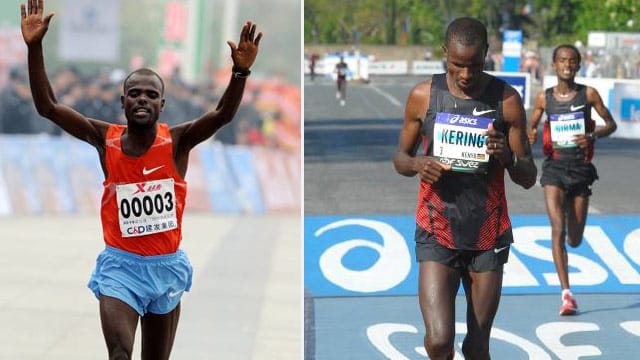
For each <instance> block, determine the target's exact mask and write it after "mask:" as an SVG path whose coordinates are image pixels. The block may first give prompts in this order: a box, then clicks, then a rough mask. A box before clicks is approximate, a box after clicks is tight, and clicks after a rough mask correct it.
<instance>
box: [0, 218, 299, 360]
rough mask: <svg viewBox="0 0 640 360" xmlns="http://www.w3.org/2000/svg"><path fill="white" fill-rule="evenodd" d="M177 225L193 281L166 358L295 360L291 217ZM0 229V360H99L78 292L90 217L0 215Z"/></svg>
mask: <svg viewBox="0 0 640 360" xmlns="http://www.w3.org/2000/svg"><path fill="white" fill-rule="evenodd" d="M184 228H185V231H184V240H183V242H182V247H183V248H184V249H185V251H186V252H187V254H188V255H189V257H190V259H191V262H192V264H193V266H194V282H193V287H192V289H191V292H189V293H187V294H185V296H184V297H183V302H182V315H181V319H180V324H179V328H178V333H177V337H176V341H175V346H174V351H173V353H172V359H177V360H180V359H185V360H196V359H202V360H205V359H206V360H209V359H247V360H249V359H252V360H258V359H261V360H262V359H264V360H270V359H291V360H293V359H300V354H301V353H302V325H301V323H302V322H301V319H300V314H301V313H302V299H301V294H302V291H301V285H300V284H301V281H302V279H301V274H300V268H301V266H300V252H301V243H300V238H301V231H300V220H299V216H298V215H297V214H291V215H273V216H261V217H250V216H214V215H204V214H186V215H185V218H184ZM0 229H2V234H3V236H2V239H3V251H2V252H0V268H1V269H2V270H1V271H0V284H2V291H0V320H1V321H0V322H1V323H2V325H1V326H0V359H2V360H5V359H6V360H42V359H47V360H56V359H60V360H62V359H65V360H70V359H71V360H73V359H77V360H86V359H105V358H106V348H105V345H104V340H103V339H102V332H101V330H100V322H99V317H98V302H97V300H96V299H95V298H94V296H93V294H92V293H91V292H90V291H89V290H88V289H87V287H86V283H87V281H88V279H89V275H90V273H91V271H92V270H93V266H94V264H95V259H96V256H97V254H98V252H99V251H100V250H101V249H102V248H103V246H104V245H103V242H102V240H101V236H100V224H99V220H98V216H97V215H95V216H94V215H87V216H77V217H46V216H43V217H30V218H15V217H12V218H0ZM136 338H137V340H138V342H137V343H136V345H135V349H134V353H135V358H138V359H139V353H140V344H139V338H140V335H139V334H138V335H137V336H136Z"/></svg>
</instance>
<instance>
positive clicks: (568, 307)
mask: <svg viewBox="0 0 640 360" xmlns="http://www.w3.org/2000/svg"><path fill="white" fill-rule="evenodd" d="M577 313H578V303H576V299H574V298H573V296H571V294H564V295H563V296H562V306H561V307H560V315H562V316H565V315H575V314H577Z"/></svg>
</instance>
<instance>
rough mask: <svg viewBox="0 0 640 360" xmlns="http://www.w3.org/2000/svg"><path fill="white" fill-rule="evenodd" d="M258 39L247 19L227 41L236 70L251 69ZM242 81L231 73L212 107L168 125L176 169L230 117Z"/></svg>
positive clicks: (243, 80) (183, 167)
mask: <svg viewBox="0 0 640 360" xmlns="http://www.w3.org/2000/svg"><path fill="white" fill-rule="evenodd" d="M260 39H262V33H258V34H256V25H255V24H253V23H252V22H251V21H248V22H247V23H246V24H245V25H244V26H243V27H242V31H241V32H240V42H239V43H238V46H237V47H236V44H235V43H234V42H233V41H227V44H228V45H229V47H230V48H231V58H232V60H233V65H234V68H235V69H236V70H239V71H242V72H245V71H248V70H249V68H251V65H253V62H254V61H255V59H256V56H257V55H258V46H259V44H260ZM245 83H246V79H245V78H241V77H236V76H231V80H230V81H229V85H228V86H227V89H226V90H225V92H224V94H223V95H222V97H221V98H220V101H219V102H218V106H217V107H216V108H215V110H212V111H209V112H207V113H205V114H204V115H202V116H201V117H199V118H198V119H195V120H193V121H189V122H186V123H183V124H180V125H177V126H174V127H172V128H171V136H172V138H173V142H174V156H175V161H176V166H177V167H178V171H179V172H181V173H184V172H186V166H187V159H188V154H189V151H190V150H191V149H193V148H194V147H195V146H196V145H198V144H200V143H201V142H203V141H205V140H206V139H208V138H210V137H211V136H213V134H214V133H215V132H216V131H218V129H220V128H221V127H222V126H224V125H225V124H227V123H229V122H230V121H231V120H232V119H233V116H234V115H235V113H236V110H238V106H239V105H240V101H241V100H242V94H243V92H244V86H245Z"/></svg>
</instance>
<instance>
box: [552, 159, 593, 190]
mask: <svg viewBox="0 0 640 360" xmlns="http://www.w3.org/2000/svg"><path fill="white" fill-rule="evenodd" d="M597 179H598V172H597V171H596V168H595V166H593V164H591V163H585V162H582V161H577V162H572V161H557V160H553V159H551V158H546V159H545V160H544V162H543V163H542V176H541V177H540V185H542V186H545V185H552V186H558V187H560V188H562V189H564V191H565V192H566V193H567V196H569V197H576V196H583V197H588V196H591V185H592V184H593V182H594V181H596V180H597Z"/></svg>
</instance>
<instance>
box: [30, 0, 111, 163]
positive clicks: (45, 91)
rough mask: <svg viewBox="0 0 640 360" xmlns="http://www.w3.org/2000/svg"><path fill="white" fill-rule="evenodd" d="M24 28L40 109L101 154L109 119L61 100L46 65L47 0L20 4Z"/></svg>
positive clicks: (34, 87) (33, 94)
mask: <svg viewBox="0 0 640 360" xmlns="http://www.w3.org/2000/svg"><path fill="white" fill-rule="evenodd" d="M20 12H21V18H22V20H21V29H22V37H23V38H24V42H25V43H26V44H27V49H28V55H27V56H28V66H29V84H30V86H31V94H32V96H33V102H34V104H35V107H36V109H37V110H38V113H39V114H40V115H42V116H43V117H45V118H47V119H49V120H51V121H53V122H54V123H56V124H57V125H58V126H60V127H61V128H62V129H63V130H65V131H66V132H68V133H69V134H71V135H73V136H75V137H76V138H78V139H80V140H84V141H86V142H88V143H89V144H92V145H93V146H94V147H96V149H98V152H99V153H100V156H101V158H102V154H103V153H104V142H105V140H104V139H105V134H106V130H107V128H108V126H109V125H108V123H106V122H102V121H99V120H94V119H89V118H87V117H85V116H84V115H82V114H80V113H78V112H77V111H75V110H73V109H72V108H70V107H68V106H66V105H63V104H59V103H58V101H57V100H56V97H55V94H54V93H53V90H52V88H51V84H50V82H49V79H48V77H47V73H46V70H45V66H44V55H43V49H42V39H43V38H44V36H45V34H46V33H47V30H48V29H49V23H50V21H51V18H52V17H53V15H54V14H53V13H49V14H47V15H46V16H43V14H44V0H37V1H36V0H29V1H28V4H27V6H26V7H25V5H24V4H21V5H20Z"/></svg>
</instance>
